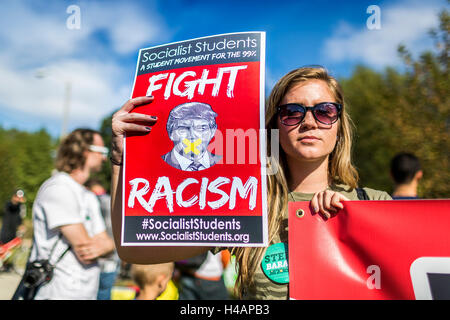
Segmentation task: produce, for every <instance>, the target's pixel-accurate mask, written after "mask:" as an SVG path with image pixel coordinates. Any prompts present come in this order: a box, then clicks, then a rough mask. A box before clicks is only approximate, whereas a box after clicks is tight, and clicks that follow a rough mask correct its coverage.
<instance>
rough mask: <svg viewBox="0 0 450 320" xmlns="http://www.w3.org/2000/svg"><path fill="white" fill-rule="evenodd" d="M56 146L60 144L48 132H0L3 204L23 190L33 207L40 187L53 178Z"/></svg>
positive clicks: (0, 195) (0, 189)
mask: <svg viewBox="0 0 450 320" xmlns="http://www.w3.org/2000/svg"><path fill="white" fill-rule="evenodd" d="M55 146H56V141H55V140H53V139H52V138H51V136H50V135H49V134H48V133H47V132H46V131H45V130H40V131H37V132H34V133H30V132H23V131H18V130H15V129H11V130H4V129H0V152H1V154H2V157H1V165H0V179H1V181H2V183H1V184H0V197H1V199H0V200H1V201H2V203H5V202H6V201H7V200H8V199H10V198H11V195H12V193H13V192H14V190H15V189H17V188H22V189H23V190H24V191H25V193H26V197H27V200H28V203H27V205H28V208H31V206H32V204H33V201H34V199H35V197H36V193H37V191H38V189H39V187H40V185H41V184H42V183H43V182H44V181H45V179H47V178H48V177H49V176H50V175H51V171H52V168H53V154H54V150H55ZM2 210H3V208H2ZM28 213H30V210H28Z"/></svg>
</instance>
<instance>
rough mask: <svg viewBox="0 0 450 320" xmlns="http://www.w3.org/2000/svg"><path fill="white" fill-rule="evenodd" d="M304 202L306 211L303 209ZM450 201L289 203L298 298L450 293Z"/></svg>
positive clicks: (292, 263)
mask: <svg viewBox="0 0 450 320" xmlns="http://www.w3.org/2000/svg"><path fill="white" fill-rule="evenodd" d="M299 209H302V210H303V211H304V215H302V216H299V215H298V214H297V212H298V210H299ZM449 228H450V200H386V201H346V202H345V203H344V209H343V210H341V211H340V212H339V213H338V214H337V215H336V216H335V217H333V218H331V219H328V220H324V219H322V217H321V216H320V215H319V214H311V212H310V208H309V202H295V203H294V202H291V203H289V274H290V281H289V293H290V297H291V298H292V299H368V300H386V299H389V300H392V299H394V300H398V299H400V300H409V299H416V300H423V299H436V300H437V299H446V300H448V299H450V240H449V237H448V230H449Z"/></svg>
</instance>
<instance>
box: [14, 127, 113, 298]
mask: <svg viewBox="0 0 450 320" xmlns="http://www.w3.org/2000/svg"><path fill="white" fill-rule="evenodd" d="M107 153H108V149H107V148H105V147H104V143H103V139H102V137H101V135H100V134H99V133H98V132H97V131H94V130H90V129H77V130H74V131H73V132H71V133H70V134H69V135H67V136H66V137H65V138H64V139H63V140H62V142H61V144H60V146H59V148H58V152H57V156H56V170H57V172H55V173H54V174H53V176H51V177H50V178H49V179H47V180H46V181H45V182H44V183H43V184H42V186H41V187H40V188H39V191H38V194H37V196H36V200H35V201H34V204H33V229H34V235H33V247H32V250H31V254H30V258H29V261H30V262H31V261H35V260H41V259H48V260H49V261H50V263H52V264H55V268H54V273H53V278H52V279H51V280H50V282H48V283H46V284H44V285H42V286H41V287H40V288H39V290H38V291H37V294H36V296H35V297H34V299H36V300H53V299H58V300H95V299H96V298H97V292H98V283H99V276H100V267H99V265H98V262H97V260H98V258H99V257H101V256H104V255H105V254H109V253H110V252H111V251H112V250H114V242H113V240H112V239H111V238H110V237H109V236H108V234H107V232H106V230H105V223H104V220H103V217H102V214H101V212H100V204H99V202H98V201H97V199H96V198H95V195H94V194H93V193H92V192H91V191H89V190H88V189H86V188H85V187H84V183H85V182H86V181H87V180H88V179H89V177H90V175H91V173H93V172H98V171H99V170H100V169H101V167H102V164H103V162H104V161H105V159H106V155H107ZM68 248H69V250H68V251H66V250H67V249H68ZM64 252H65V254H64V255H63V253H64ZM50 253H52V254H50ZM60 257H61V259H60V260H59V261H58V258H60ZM19 287H20V285H19Z"/></svg>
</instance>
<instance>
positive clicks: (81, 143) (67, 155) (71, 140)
mask: <svg viewBox="0 0 450 320" xmlns="http://www.w3.org/2000/svg"><path fill="white" fill-rule="evenodd" d="M96 134H98V135H100V133H99V132H98V131H95V130H91V129H76V130H74V131H72V132H71V133H69V135H67V137H65V138H64V139H63V140H62V141H61V144H60V145H59V148H58V153H57V155H56V164H55V167H56V170H58V171H62V172H67V173H71V172H72V171H73V170H75V169H79V168H82V167H83V166H84V164H85V162H86V156H85V152H86V151H88V150H89V146H90V145H91V144H92V143H93V142H94V135H96Z"/></svg>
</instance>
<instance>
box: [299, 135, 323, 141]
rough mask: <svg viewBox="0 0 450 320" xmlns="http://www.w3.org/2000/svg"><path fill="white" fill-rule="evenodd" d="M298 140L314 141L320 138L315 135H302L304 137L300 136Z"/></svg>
mask: <svg viewBox="0 0 450 320" xmlns="http://www.w3.org/2000/svg"><path fill="white" fill-rule="evenodd" d="M298 140H299V141H303V142H314V141H317V140H320V139H319V138H317V137H315V136H304V137H301V138H300V139H298Z"/></svg>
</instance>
